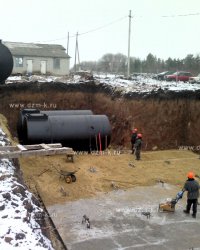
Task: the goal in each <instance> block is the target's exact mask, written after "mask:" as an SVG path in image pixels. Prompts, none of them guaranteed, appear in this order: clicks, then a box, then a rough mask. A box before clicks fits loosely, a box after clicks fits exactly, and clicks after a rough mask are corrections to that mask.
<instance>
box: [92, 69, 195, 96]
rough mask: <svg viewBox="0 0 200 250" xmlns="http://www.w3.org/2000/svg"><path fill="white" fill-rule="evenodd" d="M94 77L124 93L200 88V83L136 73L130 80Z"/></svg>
mask: <svg viewBox="0 0 200 250" xmlns="http://www.w3.org/2000/svg"><path fill="white" fill-rule="evenodd" d="M94 77H95V78H97V79H98V80H99V82H100V83H106V84H108V85H111V86H113V87H115V88H116V89H120V90H121V91H122V92H124V93H129V92H140V93H143V92H145V93H146V92H151V91H157V90H159V89H162V90H170V91H177V92H178V91H183V90H191V91H195V90H200V84H191V83H189V82H181V81H179V82H175V81H172V82H169V81H158V80H156V79H153V78H152V77H151V76H149V75H144V74H143V75H138V76H136V77H133V78H132V79H131V80H125V79H121V78H120V77H118V76H115V75H95V76H94Z"/></svg>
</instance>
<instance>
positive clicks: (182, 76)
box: [165, 71, 192, 82]
mask: <svg viewBox="0 0 200 250" xmlns="http://www.w3.org/2000/svg"><path fill="white" fill-rule="evenodd" d="M191 76H192V74H191V73H190V72H185V71H178V72H175V73H174V74H172V75H167V76H166V78H165V79H166V81H183V82H187V81H189V78H190V77H191Z"/></svg>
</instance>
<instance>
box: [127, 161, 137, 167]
mask: <svg viewBox="0 0 200 250" xmlns="http://www.w3.org/2000/svg"><path fill="white" fill-rule="evenodd" d="M128 165H129V167H132V168H135V167H136V166H135V165H134V164H133V163H132V162H129V164H128Z"/></svg>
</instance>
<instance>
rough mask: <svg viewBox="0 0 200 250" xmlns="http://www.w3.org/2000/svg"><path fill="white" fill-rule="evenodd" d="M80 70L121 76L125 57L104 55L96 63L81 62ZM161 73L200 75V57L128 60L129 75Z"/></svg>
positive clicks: (150, 57)
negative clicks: (185, 72)
mask: <svg viewBox="0 0 200 250" xmlns="http://www.w3.org/2000/svg"><path fill="white" fill-rule="evenodd" d="M80 68H81V69H82V70H87V71H88V70H89V71H92V72H97V73H98V72H105V73H112V74H123V75H126V72H127V56H125V55H123V54H120V53H118V54H111V53H108V54H105V55H103V56H102V58H101V59H100V60H98V61H83V62H81V65H80ZM163 71H189V72H191V73H192V74H193V75H196V74H198V73H200V55H196V56H194V55H193V54H189V55H187V56H186V57H185V58H184V59H172V58H171V57H169V58H168V59H167V60H163V59H160V58H157V57H156V56H154V55H152V54H151V53H149V54H148V55H147V57H146V58H145V59H144V60H141V59H139V58H134V57H131V58H130V73H131V74H132V73H160V72H163Z"/></svg>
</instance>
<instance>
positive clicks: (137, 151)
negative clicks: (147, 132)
mask: <svg viewBox="0 0 200 250" xmlns="http://www.w3.org/2000/svg"><path fill="white" fill-rule="evenodd" d="M141 148H142V134H137V138H136V141H135V156H136V160H140V151H141Z"/></svg>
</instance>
